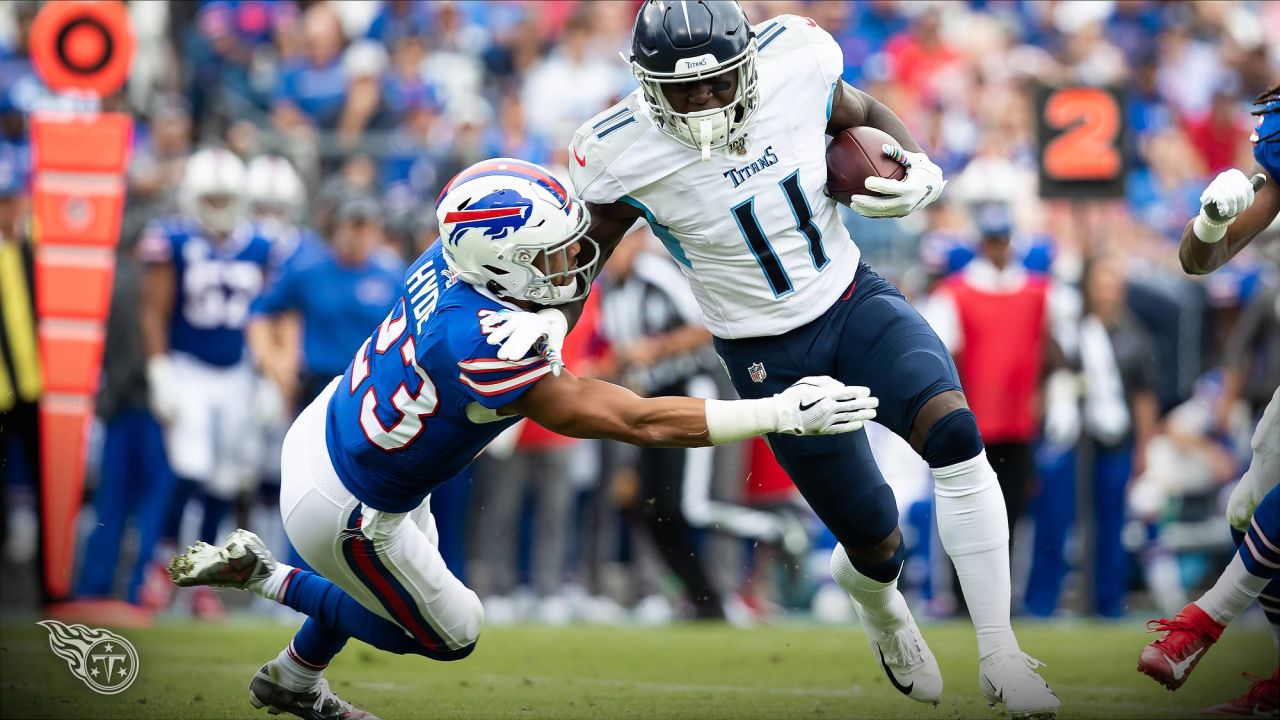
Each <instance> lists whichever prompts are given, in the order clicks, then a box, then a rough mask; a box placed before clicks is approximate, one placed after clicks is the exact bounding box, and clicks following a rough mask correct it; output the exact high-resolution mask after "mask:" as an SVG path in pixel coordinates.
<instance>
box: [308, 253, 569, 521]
mask: <svg viewBox="0 0 1280 720" xmlns="http://www.w3.org/2000/svg"><path fill="white" fill-rule="evenodd" d="M510 309H512V308H511V306H509V305H506V304H505V303H502V302H500V301H498V300H497V299H495V298H493V297H492V296H490V295H487V294H485V293H482V292H481V291H479V290H477V289H476V288H474V287H472V286H471V285H468V284H467V283H465V282H462V281H460V280H456V279H455V278H454V276H453V275H452V273H450V272H449V271H448V269H447V266H446V265H445V261H444V256H443V254H442V253H441V248H440V243H439V241H437V242H436V244H435V245H433V246H432V247H431V248H429V249H428V250H427V251H426V252H425V253H423V254H422V255H421V256H420V257H419V258H418V260H417V261H416V262H414V264H413V265H412V266H411V267H410V268H409V270H408V272H407V273H406V274H405V278H404V283H403V285H402V287H401V288H400V297H399V298H398V299H396V300H395V301H394V302H393V303H392V306H391V310H390V312H389V313H388V314H387V316H386V319H385V320H383V321H382V323H381V324H380V325H379V326H378V327H377V328H375V329H374V331H373V334H372V335H370V336H369V338H368V339H366V340H365V341H364V344H362V345H361V346H360V349H359V350H357V351H356V354H355V358H354V359H353V360H352V362H351V365H350V366H348V367H347V371H346V372H345V373H344V374H343V376H342V377H341V378H340V379H339V381H338V385H337V387H336V388H335V389H334V393H333V397H332V399H331V400H330V401H329V408H328V419H327V422H326V423H325V425H326V430H325V436H326V445H327V446H328V450H329V457H330V459H331V460H332V461H333V466H334V469H335V470H337V473H338V477H339V478H340V479H341V480H342V484H343V485H344V486H346V488H347V490H349V491H350V492H351V494H352V495H354V496H356V497H357V498H358V499H359V500H360V501H361V502H362V503H364V504H365V505H368V506H369V507H372V508H374V509H376V510H382V511H384V512H409V511H410V510H413V509H414V508H416V507H418V505H420V504H421V503H422V500H423V498H425V497H426V496H427V494H428V493H430V492H431V491H432V490H433V489H435V488H436V486H438V485H440V484H441V483H443V482H445V481H446V480H448V479H449V478H451V477H453V476H454V475H456V474H458V473H459V472H461V470H462V469H463V468H465V467H466V466H467V465H468V464H470V463H471V461H472V460H474V459H475V457H476V455H478V454H479V453H480V451H481V450H483V449H484V447H485V446H486V445H488V444H489V443H490V442H491V441H492V440H493V439H494V438H495V437H497V436H498V434H499V433H501V432H502V431H503V430H505V429H507V428H508V427H510V426H511V425H512V424H513V423H515V422H516V421H517V420H519V419H520V418H519V416H515V415H505V416H500V415H498V414H497V413H496V412H495V411H496V410H497V409H498V408H500V407H503V406H505V405H509V404H510V403H512V402H514V401H515V400H516V399H517V398H519V397H520V396H521V395H522V394H524V392H525V391H527V390H528V389H529V388H531V387H533V384H534V383H536V382H537V381H538V380H539V379H541V378H542V377H543V376H545V375H546V374H547V373H549V372H550V371H551V366H550V365H549V364H548V363H547V361H546V360H544V359H543V358H542V357H541V356H538V355H532V356H529V357H526V358H523V359H521V360H517V361H507V360H499V359H498V357H497V352H498V349H499V348H498V346H495V345H490V344H489V343H488V340H487V339H486V337H485V335H486V333H485V331H484V329H483V328H481V326H480V320H481V318H483V317H485V316H487V315H489V314H490V313H494V312H499V311H502V310H510Z"/></svg>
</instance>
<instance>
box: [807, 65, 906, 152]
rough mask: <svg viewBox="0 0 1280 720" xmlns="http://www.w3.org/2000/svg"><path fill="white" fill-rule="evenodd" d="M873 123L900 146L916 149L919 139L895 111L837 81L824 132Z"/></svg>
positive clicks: (868, 125) (837, 132)
mask: <svg viewBox="0 0 1280 720" xmlns="http://www.w3.org/2000/svg"><path fill="white" fill-rule="evenodd" d="M864 126H866V127H873V128H876V129H877V130H883V131H885V132H887V133H889V135H891V136H892V137H893V139H894V140H897V141H898V144H899V145H901V146H902V149H904V150H908V151H910V152H920V151H921V150H920V143H918V142H916V139H915V138H914V137H913V136H912V135H911V131H910V130H907V126H906V125H905V124H904V123H903V122H902V118H899V117H898V115H897V113H895V112H894V111H892V110H890V109H889V106H887V105H885V104H884V103H882V102H880V101H879V100H876V99H875V98H873V97H871V96H870V95H868V94H866V93H864V92H862V91H861V90H859V89H857V88H855V87H854V86H852V85H850V84H849V83H846V82H845V81H843V80H840V81H838V84H837V85H836V89H835V96H834V97H833V98H832V100H831V118H830V119H829V120H828V121H827V134H828V135H838V134H840V133H841V132H842V131H844V130H848V129H849V128H853V127H864Z"/></svg>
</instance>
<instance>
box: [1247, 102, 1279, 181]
mask: <svg viewBox="0 0 1280 720" xmlns="http://www.w3.org/2000/svg"><path fill="white" fill-rule="evenodd" d="M1262 110H1263V114H1262V115H1259V116H1258V127H1257V128H1256V129H1255V130H1254V131H1253V135H1251V136H1250V137H1249V140H1250V141H1252V142H1253V157H1254V159H1255V160H1257V161H1258V164H1259V165H1261V166H1262V169H1263V170H1266V171H1267V174H1268V175H1270V176H1271V182H1280V100H1272V101H1271V102H1269V103H1267V104H1266V105H1265V106H1264V107H1263V108H1262Z"/></svg>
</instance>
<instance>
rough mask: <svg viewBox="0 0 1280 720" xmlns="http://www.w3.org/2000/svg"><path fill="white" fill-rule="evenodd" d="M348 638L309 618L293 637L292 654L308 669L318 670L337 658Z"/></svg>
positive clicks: (329, 626)
mask: <svg viewBox="0 0 1280 720" xmlns="http://www.w3.org/2000/svg"><path fill="white" fill-rule="evenodd" d="M294 580H297V578H296V577H295V578H294ZM350 638H351V636H350V635H347V634H346V633H344V632H342V631H341V630H339V629H338V628H336V627H333V626H331V625H325V624H324V623H322V622H320V621H319V620H317V619H315V618H313V617H309V618H307V621H306V622H304V623H303V624H302V627H301V628H299V629H298V633H297V634H296V635H294V636H293V652H294V654H295V655H297V657H298V659H300V660H302V662H304V663H306V664H307V666H308V667H311V668H313V669H317V670H319V669H322V668H324V667H325V666H326V665H328V664H329V662H330V661H332V660H333V659H334V658H335V657H337V655H338V653H339V652H341V651H342V647H343V646H344V645H346V644H347V640H349V639H350Z"/></svg>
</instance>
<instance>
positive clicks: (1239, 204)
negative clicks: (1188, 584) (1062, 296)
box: [1138, 85, 1280, 717]
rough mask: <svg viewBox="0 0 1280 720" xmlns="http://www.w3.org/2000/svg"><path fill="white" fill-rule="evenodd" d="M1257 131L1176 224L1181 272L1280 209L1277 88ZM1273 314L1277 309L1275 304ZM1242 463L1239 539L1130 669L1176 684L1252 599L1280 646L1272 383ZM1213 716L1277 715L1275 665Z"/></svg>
mask: <svg viewBox="0 0 1280 720" xmlns="http://www.w3.org/2000/svg"><path fill="white" fill-rule="evenodd" d="M1255 106H1256V109H1255V110H1254V113H1253V114H1254V115H1256V116H1257V118H1258V125H1257V129H1256V130H1254V132H1253V135H1252V136H1251V137H1250V138H1249V139H1250V140H1251V141H1252V142H1253V157H1254V159H1255V160H1257V162H1258V165H1257V167H1256V168H1254V172H1253V173H1252V177H1250V176H1246V175H1245V174H1244V173H1242V172H1240V171H1239V170H1237V169H1235V168H1232V169H1230V170H1227V171H1226V172H1223V173H1221V174H1220V175H1218V176H1217V177H1216V178H1214V179H1213V182H1211V183H1209V187H1207V188H1205V191H1204V194H1202V195H1201V196H1200V203H1201V209H1200V214H1199V215H1197V216H1196V217H1195V219H1193V220H1192V221H1191V222H1188V223H1187V227H1186V229H1184V230H1183V231H1182V244H1181V246H1180V247H1179V251H1178V257H1179V258H1180V259H1181V260H1182V269H1183V270H1185V271H1186V272H1187V273H1189V274H1191V275H1204V274H1206V273H1210V272H1213V271H1214V270H1217V269H1218V268H1220V267H1222V266H1223V265H1224V264H1226V263H1227V261H1229V260H1230V259H1231V258H1233V257H1235V255H1236V253H1238V252H1240V250H1241V249H1242V248H1244V246H1245V245H1248V244H1249V242H1250V241H1252V240H1253V239H1254V238H1255V237H1257V236H1258V233H1260V232H1262V231H1263V230H1264V229H1266V228H1267V226H1269V225H1270V224H1271V223H1272V222H1274V221H1275V219H1276V217H1277V216H1278V215H1280V183H1278V182H1277V181H1280V85H1277V86H1275V87H1273V88H1271V89H1270V90H1268V91H1267V92H1265V93H1263V94H1261V95H1259V96H1258V97H1257V98H1256V100H1255ZM1276 311H1277V312H1280V307H1278V308H1276ZM1251 446H1252V449H1253V457H1252V459H1251V460H1250V462H1249V469H1248V470H1247V471H1246V472H1245V474H1244V476H1243V477H1241V478H1240V481H1239V482H1238V483H1236V486H1235V488H1234V489H1233V490H1232V491H1231V497H1230V498H1229V499H1228V500H1227V522H1228V523H1229V524H1230V525H1231V532H1232V536H1233V537H1234V539H1235V541H1236V544H1237V545H1238V546H1239V549H1238V550H1237V552H1236V554H1235V556H1234V557H1233V558H1232V559H1231V563H1230V564H1228V565H1227V569H1226V570H1225V571H1223V573H1222V575H1221V576H1220V577H1219V578H1218V581H1217V582H1216V583H1215V584H1214V586H1213V587H1212V588H1210V589H1209V591H1208V592H1207V593H1205V594H1204V595H1203V596H1201V597H1200V599H1198V600H1196V601H1194V602H1192V603H1190V604H1189V605H1187V606H1186V607H1185V608H1183V609H1182V611H1181V612H1179V613H1178V614H1177V615H1175V616H1174V618H1173V619H1172V620H1168V619H1165V618H1161V619H1159V620H1153V621H1151V622H1150V623H1148V626H1149V627H1150V628H1151V629H1152V630H1153V631H1162V632H1164V635H1162V636H1161V637H1160V639H1159V640H1156V641H1155V642H1153V643H1151V644H1150V645H1148V646H1147V647H1146V648H1144V649H1143V651H1142V655H1141V656H1140V657H1139V658H1138V670H1139V671H1140V672H1142V673H1144V674H1146V675H1149V676H1151V677H1152V678H1154V679H1155V680H1156V681H1157V682H1159V683H1160V684H1161V685H1164V686H1165V687H1167V688H1169V689H1170V690H1177V689H1178V688H1179V687H1182V684H1183V683H1185V682H1186V681H1187V678H1188V677H1190V675H1191V671H1192V670H1193V669H1194V668H1195V666H1196V665H1197V664H1198V663H1199V662H1200V660H1201V659H1203V658H1204V655H1205V652H1206V651H1207V650H1208V649H1209V647H1210V646H1212V645H1213V643H1214V642H1215V641H1217V639H1218V636H1219V635H1221V634H1222V631H1223V630H1225V629H1226V626H1227V625H1228V624H1230V623H1231V621H1232V620H1234V619H1235V618H1236V617H1237V616H1238V615H1239V614H1240V613H1241V612H1242V611H1243V610H1244V609H1245V608H1246V607H1248V606H1249V605H1250V604H1251V603H1252V602H1253V600H1254V598H1257V599H1258V601H1259V602H1260V603H1261V605H1262V609H1263V611H1264V612H1265V613H1266V616H1267V620H1269V621H1270V623H1271V631H1272V633H1273V634H1274V635H1275V639H1276V647H1277V650H1278V651H1280V489H1278V487H1277V486H1278V484H1280V388H1277V389H1276V393H1275V395H1274V396H1272V398H1271V402H1270V403H1268V404H1267V407H1266V409H1265V410H1264V411H1263V413H1262V418H1261V419H1260V420H1259V421H1258V426H1257V428H1256V429H1255V430H1254V434H1253V440H1252V442H1251ZM1205 712H1206V713H1208V714H1213V715H1241V716H1245V717H1276V715H1277V714H1280V663H1277V665H1276V669H1275V670H1274V671H1273V672H1272V674H1271V675H1270V677H1261V678H1255V682H1254V683H1253V684H1252V686H1251V687H1250V688H1249V689H1248V690H1247V691H1246V692H1245V693H1244V694H1243V695H1241V696H1240V697H1237V698H1235V699H1232V700H1229V701H1227V702H1225V703H1222V704H1220V705H1216V706H1214V707H1212V708H1208V709H1206V710H1205Z"/></svg>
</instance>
